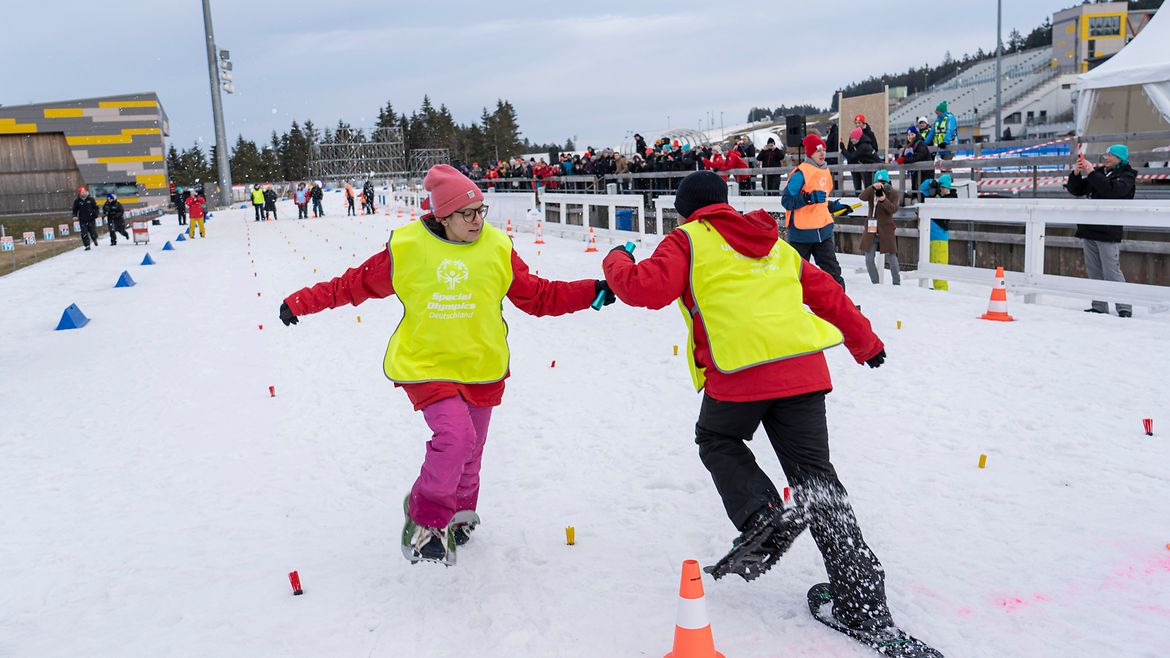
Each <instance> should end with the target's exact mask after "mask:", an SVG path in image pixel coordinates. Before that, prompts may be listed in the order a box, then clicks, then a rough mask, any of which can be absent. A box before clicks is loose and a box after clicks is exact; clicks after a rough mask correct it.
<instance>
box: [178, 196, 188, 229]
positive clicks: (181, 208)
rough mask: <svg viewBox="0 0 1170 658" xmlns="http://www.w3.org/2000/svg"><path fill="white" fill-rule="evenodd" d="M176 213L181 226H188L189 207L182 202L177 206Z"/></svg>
mask: <svg viewBox="0 0 1170 658" xmlns="http://www.w3.org/2000/svg"><path fill="white" fill-rule="evenodd" d="M175 213H176V214H177V215H178V216H179V226H186V225H187V206H186V204H184V203H183V202H182V201H180V202H178V203H176V204H175Z"/></svg>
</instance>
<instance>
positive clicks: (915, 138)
mask: <svg viewBox="0 0 1170 658" xmlns="http://www.w3.org/2000/svg"><path fill="white" fill-rule="evenodd" d="M933 159H934V156H932V155H931V154H930V148H929V147H928V146H927V145H926V142H925V141H924V140H923V139H922V135H921V133H919V132H918V130H917V129H916V128H910V129H909V130H907V131H906V145H905V146H903V147H902V154H901V155H899V156H898V164H907V165H909V164H914V163H916V162H929V161H931V160H933ZM923 173H924V172H921V171H912V172H910V181H911V188H912V189H915V190H916V189H918V187H919V186H920V185H922V176H923Z"/></svg>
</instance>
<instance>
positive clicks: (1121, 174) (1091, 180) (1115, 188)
mask: <svg viewBox="0 0 1170 658" xmlns="http://www.w3.org/2000/svg"><path fill="white" fill-rule="evenodd" d="M1136 185H1137V172H1136V171H1134V168H1133V167H1131V166H1129V163H1128V162H1122V163H1121V164H1119V165H1117V166H1116V167H1114V168H1113V169H1110V170H1108V171H1106V170H1105V168H1104V167H1097V168H1096V169H1094V170H1093V173H1091V174H1089V175H1088V176H1081V175H1080V174H1078V173H1075V172H1074V173H1071V174H1069V175H1068V191H1069V192H1070V193H1071V194H1072V195H1073V196H1087V197H1089V198H1090V199H1132V198H1133V197H1134V193H1135V187H1136ZM1121 230H1122V229H1121V227H1120V226H1103V225H1100V224H1077V233H1076V235H1077V237H1078V238H1081V239H1082V240H1097V241H1098V242H1121Z"/></svg>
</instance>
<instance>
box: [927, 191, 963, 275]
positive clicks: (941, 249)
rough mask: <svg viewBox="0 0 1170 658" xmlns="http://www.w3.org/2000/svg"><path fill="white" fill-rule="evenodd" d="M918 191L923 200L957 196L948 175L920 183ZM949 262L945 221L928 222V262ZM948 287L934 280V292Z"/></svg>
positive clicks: (948, 243)
mask: <svg viewBox="0 0 1170 658" xmlns="http://www.w3.org/2000/svg"><path fill="white" fill-rule="evenodd" d="M918 191H919V192H921V193H922V198H923V199H931V198H935V199H954V198H956V197H958V196H959V194H958V192H955V184H954V182H953V181H952V180H951V175H950V174H943V175H942V176H939V177H938V180H935V179H933V178H928V179H927V180H925V181H923V182H922V185H921V186H919V188H918ZM950 261H951V232H950V230H949V229H948V222H947V220H945V219H932V220H930V262H932V263H937V264H939V265H946V264H948V263H950ZM948 288H949V286H948V285H947V282H946V281H944V280H942V279H935V280H934V289H935V290H947V289H948Z"/></svg>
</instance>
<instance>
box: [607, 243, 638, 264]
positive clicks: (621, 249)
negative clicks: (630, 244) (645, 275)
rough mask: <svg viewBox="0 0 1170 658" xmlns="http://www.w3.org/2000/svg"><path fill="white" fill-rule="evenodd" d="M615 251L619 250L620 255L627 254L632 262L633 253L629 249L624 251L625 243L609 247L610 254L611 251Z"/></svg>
mask: <svg viewBox="0 0 1170 658" xmlns="http://www.w3.org/2000/svg"><path fill="white" fill-rule="evenodd" d="M615 251H620V252H621V253H622V255H623V256H629V257H630V262H631V263H632V262H634V254H631V253H630V252H629V251H626V246H625V245H618V246H616V247H614V248H613V249H610V250H609V253H611V254H612V253H613V252H615Z"/></svg>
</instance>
